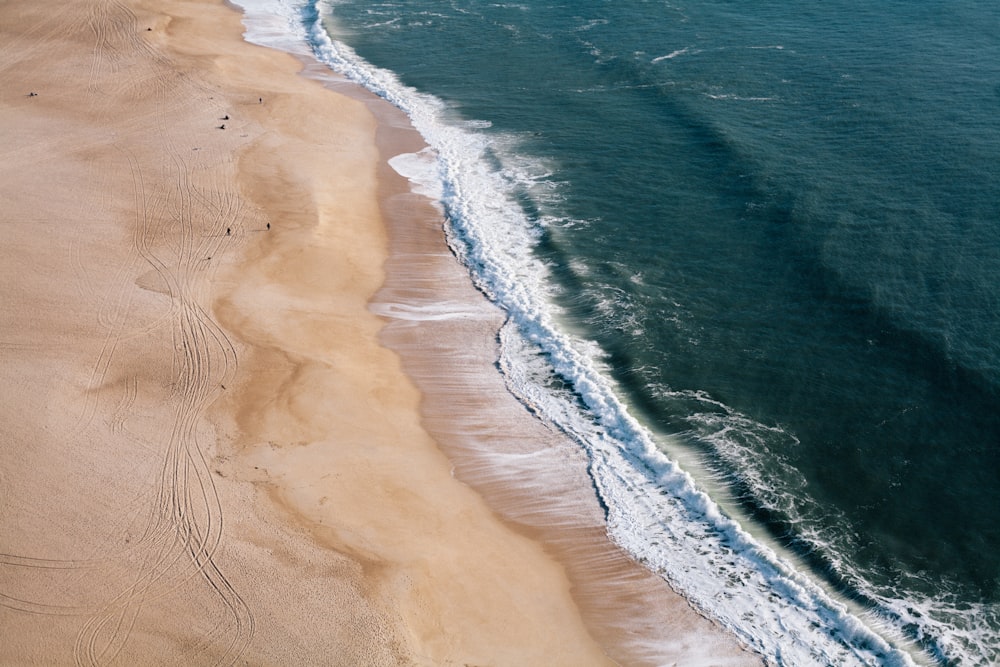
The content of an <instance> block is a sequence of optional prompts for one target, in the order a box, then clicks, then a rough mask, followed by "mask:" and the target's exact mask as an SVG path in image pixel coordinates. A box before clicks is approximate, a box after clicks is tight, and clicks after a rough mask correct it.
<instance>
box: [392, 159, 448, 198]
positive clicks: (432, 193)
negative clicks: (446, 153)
mask: <svg viewBox="0 0 1000 667" xmlns="http://www.w3.org/2000/svg"><path fill="white" fill-rule="evenodd" d="M389 166H390V167H392V168H393V170H394V171H395V172H396V173H397V174H399V175H400V176H402V177H403V178H405V179H407V180H408V181H410V189H411V190H412V191H413V192H415V193H416V194H418V195H423V196H425V197H427V198H428V199H430V200H431V201H432V202H434V204H435V205H436V206H440V203H441V198H442V197H444V189H443V188H442V186H441V178H440V177H439V176H438V171H437V170H438V161H437V155H436V154H435V153H434V151H433V150H432V149H431V148H424V149H423V150H422V151H420V152H419V153H401V154H399V155H396V156H394V157H392V158H390V159H389Z"/></svg>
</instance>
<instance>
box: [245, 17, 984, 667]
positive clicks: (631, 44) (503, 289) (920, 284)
mask: <svg viewBox="0 0 1000 667" xmlns="http://www.w3.org/2000/svg"><path fill="white" fill-rule="evenodd" d="M240 4H242V5H245V6H246V7H247V9H248V12H249V18H248V25H249V26H250V36H249V38H250V39H252V40H255V41H258V42H262V43H268V44H270V45H275V46H279V47H281V48H286V49H288V50H292V51H297V52H299V53H309V54H311V55H312V56H313V57H315V58H317V59H319V60H320V61H321V62H323V63H325V64H327V65H328V66H329V67H331V68H332V69H334V70H336V71H338V72H341V73H343V74H345V75H347V76H349V77H351V78H353V79H355V80H356V81H358V82H359V83H361V84H362V85H364V86H366V87H368V88H370V89H371V90H373V91H374V92H376V93H378V94H379V95H381V96H383V97H385V98H386V99H388V100H389V101H390V102H392V103H393V104H396V105H397V106H399V107H400V108H402V109H403V110H404V111H405V112H406V113H407V114H408V115H409V116H410V117H411V119H412V120H413V122H414V125H415V127H416V128H417V129H418V130H419V131H420V132H421V133H422V134H423V136H424V137H425V139H426V140H427V142H428V144H429V145H430V147H431V149H432V152H430V153H428V154H427V155H425V156H424V157H425V158H427V160H425V162H424V163H425V164H429V165H431V166H432V169H433V171H432V172H431V174H430V175H431V178H432V180H436V181H437V184H436V188H434V189H433V191H435V192H436V193H438V194H436V195H435V196H436V197H439V198H440V200H441V203H442V205H443V207H444V210H445V212H446V216H447V233H448V235H449V242H450V243H451V245H452V248H453V250H454V251H455V253H456V254H457V255H458V257H459V258H460V259H461V261H463V262H464V263H465V264H466V266H468V268H469V270H470V275H471V277H472V279H473V280H474V281H475V282H476V284H477V285H478V286H479V288H480V289H481V290H482V291H483V292H484V293H486V294H487V295H488V296H489V297H490V298H491V299H493V300H494V301H496V302H497V304H498V305H499V306H500V307H501V308H503V309H504V310H505V311H506V313H507V314H508V316H509V317H508V321H507V324H506V325H505V326H504V328H503V330H502V331H501V332H500V339H501V342H502V359H501V364H500V365H501V368H502V371H503V373H504V374H505V378H506V380H507V383H508V386H509V387H510V388H511V391H512V392H514V393H515V394H516V395H517V396H518V397H519V398H520V399H521V400H522V401H524V402H525V403H526V404H529V405H530V406H531V407H532V409H533V410H534V411H535V412H536V413H537V414H538V415H539V416H540V418H542V419H545V420H547V421H549V422H551V423H552V424H553V425H555V426H557V427H558V428H560V429H561V430H563V431H564V432H566V433H567V434H569V435H570V436H572V437H573V438H574V439H576V441H577V442H578V443H579V444H580V446H581V447H582V448H583V449H584V450H585V451H586V452H587V454H588V455H589V457H590V461H591V467H590V469H591V474H592V476H593V480H594V486H595V488H596V489H597V491H598V493H599V494H600V496H601V499H602V502H603V504H604V506H605V507H606V508H607V516H608V524H609V532H610V534H611V536H612V538H613V539H614V540H615V541H617V542H618V543H619V544H621V545H623V546H624V547H625V548H627V549H628V550H629V551H630V552H631V553H632V554H633V555H634V556H635V557H636V558H637V559H640V560H641V561H642V562H644V563H646V564H647V566H648V567H650V568H651V569H653V570H654V571H657V572H660V573H662V574H663V576H664V577H665V578H667V579H668V580H669V581H670V582H671V583H672V584H673V585H674V586H675V587H676V588H677V589H678V590H679V591H680V592H681V593H683V594H684V595H685V596H687V597H688V599H690V600H691V601H692V603H693V604H695V605H696V606H697V607H699V608H700V609H702V610H703V611H704V612H705V613H707V614H708V615H710V616H712V617H714V618H716V619H717V620H718V621H719V622H720V623H722V624H723V625H725V626H726V627H728V628H730V629H731V630H732V631H733V632H735V633H736V634H737V635H738V636H739V637H740V638H741V639H742V640H743V641H744V642H746V643H747V644H748V645H750V646H752V647H753V648H754V649H755V650H757V651H759V652H761V653H762V654H763V655H764V656H765V657H766V658H767V659H768V660H769V661H770V662H772V663H775V664H789V665H804V664H836V665H843V664H912V663H913V662H918V663H926V664H948V665H952V664H953V665H980V664H996V663H998V662H1000V336H998V335H997V334H998V333H1000V5H996V4H995V3H987V2H977V1H971V0H959V1H957V2H949V3H943V2H936V1H935V2H930V1H927V0H908V1H907V2H900V1H887V2H880V3H870V2H860V1H855V0H833V1H831V2H825V3H806V4H802V5H794V4H793V5H789V4H788V3H778V2H774V1H772V0H757V1H754V2H749V1H743V0H728V1H723V0H705V1H697V0H690V1H684V0H679V1H657V2H652V1H647V0H617V1H616V2H607V1H602V0H574V2H553V1H552V0H537V1H536V0H524V1H522V2H496V1H493V2H486V1H478V0H448V1H442V0H411V1H408V2H405V3H402V2H362V1H361V0H335V1H333V2H326V1H320V2H316V1H315V0H301V1H299V0H246V2H241V3H240ZM408 160H409V161H408V163H407V164H408V165H409V166H410V167H412V166H413V165H414V164H416V163H417V162H419V160H417V159H416V158H415V157H412V158H408ZM424 180H427V179H426V175H425V177H424Z"/></svg>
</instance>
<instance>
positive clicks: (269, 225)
mask: <svg viewBox="0 0 1000 667" xmlns="http://www.w3.org/2000/svg"><path fill="white" fill-rule="evenodd" d="M267 228H268V230H270V229H271V223H270V222H269V223H267Z"/></svg>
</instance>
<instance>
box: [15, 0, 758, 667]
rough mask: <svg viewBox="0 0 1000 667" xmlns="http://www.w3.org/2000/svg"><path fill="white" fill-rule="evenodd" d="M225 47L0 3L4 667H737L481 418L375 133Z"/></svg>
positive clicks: (726, 647)
mask: <svg viewBox="0 0 1000 667" xmlns="http://www.w3.org/2000/svg"><path fill="white" fill-rule="evenodd" d="M241 31H242V28H241V26H240V23H239V15H238V14H237V13H235V12H234V11H233V10H232V9H230V8H227V7H226V6H224V5H223V4H221V3H216V2H178V1H170V2H139V1H130V2H125V3H117V2H101V1H92V0H79V1H72V2H67V3H63V4H61V5H60V7H59V11H58V12H57V11H55V10H54V9H53V8H52V7H50V6H47V5H44V4H40V3H35V2H31V1H29V0H10V1H8V2H6V3H3V4H2V5H0V53H2V57H0V72H2V80H3V83H4V85H3V86H2V87H0V117H2V118H0V136H2V138H3V141H2V142H0V155H2V158H0V201H3V202H4V207H3V212H2V213H0V225H2V227H0V230H2V232H3V237H4V241H3V244H2V245H0V253H2V254H3V260H2V261H0V279H2V285H3V287H2V289H0V294H2V308H0V630H2V634H3V637H4V641H3V642H0V663H2V664H38V663H41V664H68V663H73V662H75V663H77V664H148V663H182V664H214V663H219V664H236V663H238V664H343V665H383V664H384V665H393V664H428V665H448V664H456V665H461V664H480V665H485V664H494V665H585V664H586V665H589V664H612V663H613V662H615V661H617V662H619V663H621V664H670V663H671V662H674V663H676V664H685V665H691V664H754V663H755V662H756V660H755V658H754V657H753V656H751V655H749V654H747V653H745V652H744V651H742V650H741V649H740V648H739V647H738V646H737V644H736V643H735V641H734V640H733V639H732V638H731V637H729V636H728V635H727V634H725V633H723V632H721V631H719V630H718V629H717V628H716V627H715V626H714V625H712V624H710V623H709V622H707V621H705V620H704V619H703V618H701V617H700V616H698V615H697V614H696V613H694V612H693V611H692V610H691V609H690V608H689V607H688V606H687V604H686V603H685V602H684V601H683V600H682V599H681V598H679V597H677V596H676V595H674V594H673V593H672V592H671V591H670V590H669V588H668V587H667V586H666V585H665V584H663V582H662V581H661V580H660V579H658V578H656V577H653V576H652V575H651V574H649V573H647V572H646V571H645V570H643V569H642V568H640V567H638V566H636V565H635V564H633V563H632V562H631V561H630V560H629V559H628V558H626V557H625V556H624V554H623V553H621V552H620V551H619V550H617V549H616V548H615V547H613V546H612V545H611V544H610V543H609V542H608V541H607V539H606V537H604V532H603V526H602V523H601V521H602V519H601V512H600V507H599V505H598V503H597V502H596V499H595V498H594V497H593V493H592V491H590V489H589V485H588V483H587V480H586V477H585V472H586V469H585V466H586V461H584V460H583V459H582V455H581V454H580V453H579V451H577V450H576V449H575V448H574V447H573V446H572V444H571V443H567V442H565V441H563V440H562V439H561V438H560V437H559V436H558V435H557V434H554V433H551V432H550V431H549V430H548V429H546V428H545V427H544V425H542V424H541V423H539V422H537V421H535V420H534V419H532V418H531V416H530V414H529V413H528V412H527V411H526V410H525V409H524V408H523V407H522V406H520V405H519V404H518V403H517V402H516V401H514V400H513V399H512V398H511V397H510V396H509V395H508V394H507V393H506V391H505V390H504V388H503V384H502V379H501V378H500V376H499V375H498V374H497V373H496V372H495V370H494V369H493V363H494V361H495V331H496V328H497V326H498V325H499V323H500V322H501V320H500V318H499V313H498V312H496V311H495V309H493V308H492V306H490V305H489V304H488V303H486V302H485V301H484V300H483V299H482V298H481V297H480V296H479V295H478V294H477V293H476V292H475V291H474V290H473V289H472V287H471V285H470V284H469V281H468V278H467V277H466V276H465V275H464V273H463V272H462V269H461V268H460V267H459V266H458V265H457V263H456V262H455V260H454V259H453V258H452V257H451V255H450V253H449V252H448V250H447V248H446V246H445V245H444V241H443V235H442V233H441V226H440V223H441V221H440V217H439V214H438V213H436V211H435V210H434V209H433V208H432V207H430V206H429V204H428V203H427V202H426V200H424V199H422V198H420V197H417V196H415V195H413V194H410V193H408V191H407V184H406V183H405V181H403V179H401V178H399V177H398V176H396V175H395V174H394V173H393V172H392V171H391V169H390V168H389V167H388V166H387V164H386V159H387V158H389V157H391V156H392V155H395V154H397V153H401V152H409V151H413V150H418V149H419V147H420V144H419V138H418V137H417V136H416V135H415V134H414V133H413V132H412V130H410V129H409V128H408V126H407V124H406V122H405V119H404V118H402V117H401V116H400V115H399V114H398V112H395V111H394V110H392V109H389V108H386V107H385V105H382V104H381V103H380V102H378V101H376V100H374V99H372V98H371V97H370V96H367V95H366V94H364V93H362V92H361V91H354V92H352V94H351V95H344V94H342V92H343V90H342V88H343V86H342V85H334V86H333V87H334V88H337V90H336V91H334V90H330V89H329V88H328V87H327V88H325V87H324V86H323V85H322V84H321V82H317V81H316V80H314V79H310V78H307V77H304V76H298V75H297V74H296V73H297V72H298V71H299V70H300V69H301V68H302V64H301V63H299V62H298V61H296V60H295V59H294V58H292V57H290V56H288V55H286V54H281V53H277V52H275V51H271V50H268V49H263V48H260V47H254V46H252V45H249V44H246V43H245V42H243V40H242V39H241V37H240V35H241ZM32 93H36V94H34V95H33V94H32ZM427 303H435V304H438V305H440V304H442V303H444V304H453V306H454V308H453V311H452V313H453V316H450V317H446V318H443V319H426V318H421V317H420V316H419V312H418V311H419V306H420V305H421V304H427ZM414 306H418V308H417V309H416V311H415V310H414ZM394 308H395V309H397V312H402V311H399V310H398V309H399V308H402V309H403V310H404V311H406V312H409V313H411V315H408V316H406V317H387V316H386V313H389V312H390V311H392V310H393V309H394ZM379 313H381V315H380V314H379ZM413 313H416V315H413ZM500 452H502V453H500ZM557 469H558V470H562V471H564V472H566V474H559V475H555V474H547V473H546V472H545V471H555V470H557Z"/></svg>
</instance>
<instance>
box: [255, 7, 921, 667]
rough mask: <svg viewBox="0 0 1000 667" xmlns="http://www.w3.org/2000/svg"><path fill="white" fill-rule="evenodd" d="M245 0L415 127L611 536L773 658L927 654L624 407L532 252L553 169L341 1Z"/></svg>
mask: <svg viewBox="0 0 1000 667" xmlns="http://www.w3.org/2000/svg"><path fill="white" fill-rule="evenodd" d="M239 4H240V5H241V6H242V7H243V8H244V10H245V18H244V22H245V25H246V26H247V33H246V38H247V39H248V41H250V42H253V43H256V44H260V45H264V46H268V47H271V48H276V49H281V50H284V51H287V52H290V53H292V54H294V55H297V56H299V57H301V58H313V59H315V60H317V61H319V62H320V63H322V64H324V65H326V66H327V67H329V68H330V69H331V70H332V71H334V72H337V73H339V74H341V75H343V76H345V77H347V78H348V79H350V80H352V81H354V82H356V83H358V84H360V85H362V86H364V87H365V88H367V89H369V90H370V91H372V92H374V93H375V94H377V95H379V96H381V97H383V98H384V99H386V100H387V101H389V102H390V103H392V104H393V105H395V106H397V107H398V108H400V109H401V110H402V111H404V112H405V113H406V114H407V115H408V116H409V118H410V119H411V122H412V123H413V125H414V127H415V128H416V129H417V130H418V131H419V132H420V134H421V135H422V136H423V137H424V139H425V140H426V142H427V144H428V146H429V147H430V149H431V152H430V153H429V155H430V159H429V160H428V159H419V157H418V156H401V157H400V158H399V160H400V161H401V162H404V163H405V164H406V169H405V171H406V175H408V176H409V177H410V178H411V180H414V181H415V182H416V183H417V184H418V186H419V187H421V188H423V190H422V191H423V192H425V193H426V194H427V195H428V196H430V197H432V198H435V199H437V200H438V201H439V202H440V205H441V206H442V207H443V210H444V211H445V213H446V219H447V228H446V232H447V236H448V241H449V245H450V246H451V248H452V250H453V251H454V253H455V254H456V256H457V257H458V258H459V260H460V261H461V262H462V263H463V264H464V265H465V266H466V267H468V269H469V272H470V275H471V278H472V280H473V281H474V282H475V284H476V285H477V287H478V288H479V289H480V290H481V291H482V292H483V293H485V294H486V295H487V296H488V297H489V298H490V299H491V300H492V301H494V302H495V303H496V304H497V305H498V306H499V307H500V308H502V309H503V311H504V312H505V313H506V315H507V321H506V324H505V325H504V326H503V328H502V330H501V331H500V332H499V337H500V341H501V360H500V366H501V370H502V372H503V374H504V378H505V381H506V383H507V386H508V387H509V389H510V391H511V392H512V393H513V394H514V395H516V396H517V397H518V398H519V400H521V401H522V402H523V403H524V404H526V405H527V406H529V407H530V408H531V409H532V410H533V411H534V412H535V413H536V414H537V415H538V416H539V418H541V419H544V420H546V421H548V422H549V423H551V424H552V425H553V426H555V427H557V428H558V429H560V430H561V431H563V432H564V433H566V434H568V435H569V436H571V437H572V438H573V439H574V441H576V442H577V443H578V444H579V446H580V447H581V448H583V450H584V451H585V452H586V454H587V456H588V458H589V461H590V465H589V471H590V475H591V477H592V479H593V483H594V486H595V488H596V490H597V492H598V494H599V495H600V498H601V501H602V503H603V506H604V507H605V508H606V515H607V525H608V533H609V535H610V537H611V538H612V539H613V540H614V541H615V542H616V543H618V544H619V545H621V546H622V547H624V548H625V549H626V550H628V551H629V552H630V553H631V554H632V555H633V556H634V557H635V558H636V559H637V560H638V561H640V562H641V563H643V564H644V565H645V566H646V567H648V568H649V569H650V570H652V571H654V572H656V573H658V574H660V575H661V576H662V577H664V578H665V579H666V580H667V581H668V582H669V583H670V584H671V586H673V587H674V588H675V589H676V590H677V591H678V592H680V593H681V594H682V595H684V596H685V597H686V598H687V599H688V600H690V601H691V603H692V604H693V605H695V606H696V607H697V608H698V609H700V610H702V611H703V612H704V613H705V614H707V615H708V616H710V617H711V618H714V619H716V620H717V621H718V622H719V623H720V624H722V625H723V626H724V627H726V628H728V629H729V630H730V631H732V632H733V633H734V634H736V635H737V636H738V637H739V638H740V640H742V641H743V642H745V643H746V644H747V645H748V646H750V647H751V648H752V649H753V650H755V651H757V652H759V653H760V654H761V655H762V656H764V658H765V659H766V660H767V661H768V662H769V663H771V664H787V665H806V664H818V665H823V664H836V665H914V664H917V663H918V662H921V663H922V662H925V661H926V656H923V655H922V654H920V653H919V651H918V650H917V649H916V648H915V647H914V646H913V645H912V644H910V643H909V642H908V640H907V639H906V638H905V637H904V635H903V633H902V632H901V631H900V629H899V628H898V627H897V626H896V625H894V624H893V620H894V619H891V618H883V617H878V616H876V615H874V614H873V613H871V612H870V611H865V610H862V609H860V608H859V607H855V606H852V605H850V603H849V602H848V601H846V600H842V599H838V597H837V596H836V594H835V593H833V592H831V591H829V590H828V589H827V588H826V587H825V586H824V585H823V584H821V583H820V582H819V581H817V580H815V579H814V578H813V577H811V576H810V575H808V574H806V573H805V572H804V571H803V569H802V568H801V567H798V566H797V565H796V564H795V562H794V558H793V557H791V556H790V555H789V554H787V553H783V552H781V551H780V550H779V549H778V548H777V547H776V546H774V545H773V544H768V543H766V542H765V540H764V539H762V538H757V537H754V536H752V535H751V534H750V533H749V532H748V531H747V530H745V529H744V528H743V527H741V525H740V523H738V522H737V521H736V520H735V519H734V518H732V517H731V516H729V515H728V514H727V513H725V512H723V511H722V510H721V509H720V506H719V505H718V504H717V503H716V502H715V501H713V499H712V498H711V497H710V496H709V495H708V494H707V493H706V492H705V491H704V490H702V489H701V488H700V487H699V485H698V484H697V483H696V482H695V481H694V479H693V478H692V477H691V476H690V475H689V474H688V473H687V472H685V471H684V470H682V469H681V468H680V467H679V466H678V465H677V464H676V463H675V462H674V461H672V460H671V459H670V458H668V457H667V456H666V455H665V454H664V453H663V451H662V449H663V447H662V443H660V445H661V446H658V443H657V441H656V436H654V435H653V434H652V433H651V432H650V431H649V430H648V429H647V428H645V427H644V426H643V425H642V424H641V423H640V422H639V421H638V420H637V419H636V418H635V417H634V416H633V415H632V414H631V413H630V410H629V408H628V406H627V405H626V404H625V403H624V402H623V400H622V399H621V398H620V396H621V395H622V392H621V391H620V390H619V389H618V388H617V387H616V385H615V383H614V381H613V380H612V379H611V375H610V374H609V373H608V369H607V367H606V365H605V361H604V356H603V354H602V353H601V351H600V350H599V349H598V348H597V346H596V345H594V344H593V343H591V342H589V341H587V340H586V339H584V338H582V337H579V336H576V335H574V334H572V333H571V332H570V331H568V330H567V328H566V327H565V326H564V325H563V324H562V323H561V321H560V311H559V309H558V307H557V306H555V305H554V299H553V296H554V291H553V290H554V289H555V288H554V287H553V281H551V280H550V278H549V268H548V267H547V266H546V265H545V264H544V263H543V262H542V261H540V260H539V259H537V257H536V255H535V254H534V252H533V249H534V248H535V246H536V245H537V244H538V243H539V240H540V238H541V237H542V235H543V232H544V227H545V226H546V225H547V224H551V223H553V222H554V220H550V219H547V218H546V215H545V214H544V213H543V214H542V215H541V216H539V218H538V219H535V220H532V219H529V218H528V216H526V215H525V213H524V210H523V208H522V207H521V206H520V205H519V204H518V197H523V196H524V195H531V194H532V193H537V192H539V191H547V192H548V194H549V195H550V196H551V190H553V189H556V188H557V187H558V186H556V185H553V183H552V182H551V175H552V172H553V168H552V166H551V165H546V164H545V163H544V162H543V161H540V160H533V159H531V158H527V157H524V156H523V155H521V154H520V153H519V152H518V150H517V138H516V137H503V136H497V135H491V136H485V135H484V134H482V133H479V132H477V130H479V129H481V128H482V127H484V126H487V125H488V122H489V121H488V119H487V120H485V121H484V120H472V119H463V118H460V117H458V116H457V114H455V113H454V112H453V111H452V110H451V109H449V107H448V105H447V104H446V103H445V102H444V101H442V100H439V99H437V98H435V97H433V96H430V95H427V94H425V93H422V92H420V91H418V90H415V89H413V88H410V87H407V86H406V85H404V84H402V83H401V82H400V81H399V80H398V78H397V77H396V76H395V75H394V73H392V72H390V71H387V70H384V69H380V68H378V67H375V66H373V65H371V64H370V63H368V62H366V61H365V60H364V59H362V58H361V57H359V56H358V55H357V54H356V53H355V52H354V51H353V50H352V49H351V48H350V47H349V46H347V45H346V44H344V43H341V42H339V41H335V40H333V39H331V38H330V35H329V34H328V32H327V30H326V28H325V27H324V20H331V18H332V19H333V20H335V15H334V16H333V17H331V16H330V13H331V11H334V12H335V6H331V5H328V4H325V3H318V2H294V1H291V0H239ZM676 55H677V54H675V53H672V54H670V56H665V57H671V56H676ZM422 157H424V158H426V157H427V155H424V156H422ZM421 165H423V168H421Z"/></svg>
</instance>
